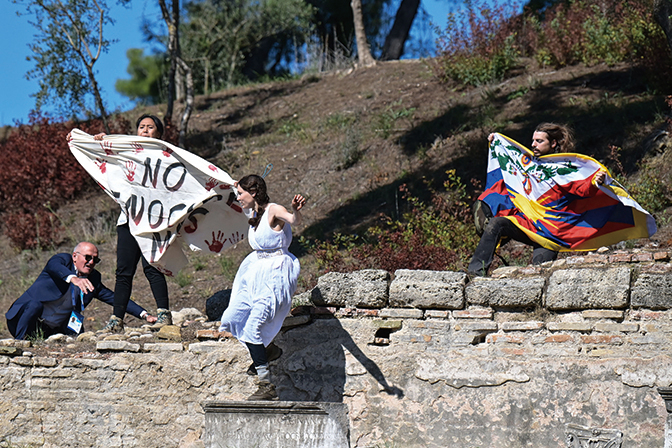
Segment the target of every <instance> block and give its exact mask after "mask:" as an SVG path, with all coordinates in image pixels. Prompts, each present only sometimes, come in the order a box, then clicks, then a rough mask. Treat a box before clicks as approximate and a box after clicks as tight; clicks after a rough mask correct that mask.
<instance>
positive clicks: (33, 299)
mask: <svg viewBox="0 0 672 448" xmlns="http://www.w3.org/2000/svg"><path fill="white" fill-rule="evenodd" d="M99 262H100V259H99V258H98V249H97V248H96V246H95V245H94V244H92V243H87V242H81V243H79V244H78V245H77V246H76V247H75V250H74V251H73V253H72V255H70V254H67V253H64V254H56V255H54V256H53V257H51V258H50V259H49V261H48V262H47V265H46V266H45V268H44V269H43V270H42V272H41V273H40V275H39V276H38V277H37V280H35V283H33V284H32V285H31V287H30V288H28V290H27V291H26V292H24V293H23V295H22V296H21V297H19V298H18V299H17V300H16V301H15V302H14V303H13V304H12V306H11V307H10V308H9V311H7V313H6V314H5V317H6V318H7V328H8V329H9V331H10V333H12V336H14V337H15V338H16V339H24V338H25V337H26V336H29V335H32V334H34V333H35V332H36V331H38V330H41V332H42V335H43V336H50V335H52V334H56V333H63V334H78V333H80V332H81V331H82V328H83V326H82V321H83V316H82V312H83V311H84V308H85V307H86V306H87V305H88V304H89V303H91V301H92V300H93V298H94V297H95V298H98V299H99V300H101V301H103V302H105V303H107V304H109V305H111V306H112V305H114V292H112V291H111V290H110V289H108V288H106V287H105V285H103V283H102V281H101V278H100V272H98V271H96V270H95V269H94V267H95V265H96V264H97V263H99ZM126 311H127V312H128V313H129V314H132V315H133V316H135V317H137V318H140V319H145V320H147V321H148V322H150V323H151V322H155V321H156V317H155V316H152V315H150V314H148V313H147V311H145V310H144V309H143V308H142V307H140V305H138V304H137V303H135V302H133V301H132V300H131V301H129V302H128V308H127V310H126ZM38 332H39V331H38Z"/></svg>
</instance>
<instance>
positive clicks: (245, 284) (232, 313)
mask: <svg viewBox="0 0 672 448" xmlns="http://www.w3.org/2000/svg"><path fill="white" fill-rule="evenodd" d="M235 187H236V189H237V196H238V203H239V204H240V205H241V206H242V207H243V209H244V210H245V212H246V214H247V215H248V216H251V218H250V219H249V221H248V222H249V224H250V228H249V232H248V235H249V242H250V246H252V249H254V252H252V253H251V254H249V255H248V256H247V257H246V258H245V260H243V262H242V263H241V265H240V268H239V269H238V272H237V273H236V277H235V279H234V281H233V288H232V291H231V302H230V303H229V306H228V308H227V309H226V311H224V314H223V315H222V319H221V321H222V323H221V326H220V328H219V330H220V331H228V332H230V333H231V334H233V335H234V336H235V337H236V338H237V339H238V340H239V341H241V342H243V343H245V345H247V348H248V350H249V351H250V356H251V357H252V361H253V363H254V368H255V369H256V373H257V379H258V387H259V388H258V390H257V391H256V392H255V393H254V394H253V395H252V396H250V397H249V398H248V400H277V399H278V395H277V393H276V391H275V386H274V385H273V383H271V381H270V378H269V371H268V361H269V360H268V355H267V347H268V346H269V344H271V342H272V341H273V338H275V336H276V335H277V334H278V332H279V331H280V328H281V327H282V323H283V321H284V320H285V317H287V315H288V314H289V311H290V309H291V304H292V295H293V294H294V292H295V291H296V286H297V280H298V277H299V271H300V269H301V268H300V266H299V260H297V258H296V257H295V256H294V255H293V254H291V253H290V252H289V251H288V247H289V244H290V243H291V241H292V225H298V224H300V223H301V213H300V210H301V209H302V208H303V206H304V205H305V204H306V199H305V198H304V197H303V196H301V195H298V194H297V195H296V196H294V198H293V199H292V211H293V213H290V212H288V211H287V209H285V207H283V206H281V205H278V204H273V203H271V202H270V200H269V198H268V194H267V191H266V183H265V181H264V179H263V178H262V177H260V176H257V175H249V176H245V177H243V178H242V179H240V181H238V182H237V183H236V184H235Z"/></svg>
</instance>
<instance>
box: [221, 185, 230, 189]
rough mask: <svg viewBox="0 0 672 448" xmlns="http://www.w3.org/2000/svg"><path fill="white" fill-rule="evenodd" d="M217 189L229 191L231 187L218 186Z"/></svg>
mask: <svg viewBox="0 0 672 448" xmlns="http://www.w3.org/2000/svg"><path fill="white" fill-rule="evenodd" d="M219 189H220V190H230V189H231V185H229V184H219Z"/></svg>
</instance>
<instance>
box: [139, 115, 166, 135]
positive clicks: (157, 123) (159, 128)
mask: <svg viewBox="0 0 672 448" xmlns="http://www.w3.org/2000/svg"><path fill="white" fill-rule="evenodd" d="M145 118H151V119H152V121H153V122H154V125H155V126H156V130H157V131H159V138H161V136H163V122H162V121H161V119H160V118H159V117H157V116H156V115H150V114H142V115H140V118H138V121H136V122H135V129H138V126H140V122H141V121H142V120H144V119H145Z"/></svg>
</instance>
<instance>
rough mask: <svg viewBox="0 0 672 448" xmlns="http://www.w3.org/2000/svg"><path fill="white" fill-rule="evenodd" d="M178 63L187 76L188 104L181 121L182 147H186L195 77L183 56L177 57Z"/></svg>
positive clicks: (180, 142)
mask: <svg viewBox="0 0 672 448" xmlns="http://www.w3.org/2000/svg"><path fill="white" fill-rule="evenodd" d="M177 63H178V64H179V65H180V69H182V71H183V72H184V75H185V78H186V87H187V88H186V94H187V96H186V104H185V107H184V113H183V114H182V120H181V121H180V141H179V146H180V148H186V140H187V127H188V126H189V118H190V117H191V111H192V110H193V109H194V78H193V76H192V73H191V67H189V65H187V63H186V62H184V61H183V60H182V58H177Z"/></svg>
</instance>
